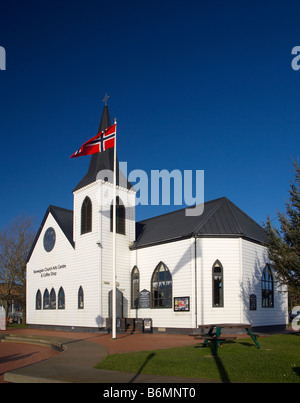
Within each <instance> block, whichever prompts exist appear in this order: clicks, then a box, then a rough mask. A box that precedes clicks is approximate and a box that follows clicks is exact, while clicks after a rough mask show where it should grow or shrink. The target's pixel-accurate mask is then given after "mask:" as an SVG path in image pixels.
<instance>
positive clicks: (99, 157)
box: [73, 105, 132, 192]
mask: <svg viewBox="0 0 300 403" xmlns="http://www.w3.org/2000/svg"><path fill="white" fill-rule="evenodd" d="M109 126H111V121H110V116H109V111H108V106H107V105H105V106H104V108H103V112H102V116H101V120H100V124H99V127H98V131H97V133H100V132H102V131H103V130H105V129H107V128H108V127H109ZM116 165H117V175H116V179H117V185H118V184H119V183H120V181H119V179H121V180H122V182H121V184H124V183H125V184H127V189H131V188H132V185H131V183H130V182H128V180H127V178H125V177H124V175H123V173H122V172H121V171H120V170H119V161H118V157H117V161H116ZM107 169H108V170H110V171H111V172H113V170H114V149H113V148H109V149H108V150H106V151H104V152H102V153H97V154H93V155H92V156H91V160H90V165H89V169H88V171H87V173H86V175H85V176H84V177H83V178H82V179H81V181H80V182H79V183H78V185H77V186H76V187H75V189H74V190H73V192H75V191H76V190H78V189H81V188H83V187H84V186H87V185H89V184H90V183H93V182H95V181H96V179H97V174H98V173H99V172H100V171H102V170H107ZM121 175H122V177H121V178H119V176H121ZM108 180H109V179H108Z"/></svg>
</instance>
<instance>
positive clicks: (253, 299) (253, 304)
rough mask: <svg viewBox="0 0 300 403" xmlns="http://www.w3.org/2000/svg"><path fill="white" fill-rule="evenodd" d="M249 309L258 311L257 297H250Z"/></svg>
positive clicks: (252, 295)
mask: <svg viewBox="0 0 300 403" xmlns="http://www.w3.org/2000/svg"><path fill="white" fill-rule="evenodd" d="M249 307H250V311H256V295H255V294H251V295H250V296H249Z"/></svg>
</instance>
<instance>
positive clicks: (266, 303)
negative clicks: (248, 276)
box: [261, 266, 274, 308]
mask: <svg viewBox="0 0 300 403" xmlns="http://www.w3.org/2000/svg"><path fill="white" fill-rule="evenodd" d="M261 294H262V295H261V298H262V307H263V308H273V307H274V282H273V276H272V273H271V269H270V267H269V266H266V267H265V268H264V271H263V274H262V278H261Z"/></svg>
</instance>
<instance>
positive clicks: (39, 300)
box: [35, 290, 42, 309]
mask: <svg viewBox="0 0 300 403" xmlns="http://www.w3.org/2000/svg"><path fill="white" fill-rule="evenodd" d="M35 309H42V294H41V291H40V290H37V293H36V296H35Z"/></svg>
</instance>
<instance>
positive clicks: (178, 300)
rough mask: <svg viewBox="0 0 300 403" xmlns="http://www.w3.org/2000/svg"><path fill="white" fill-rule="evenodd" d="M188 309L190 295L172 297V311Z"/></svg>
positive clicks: (185, 310)
mask: <svg viewBox="0 0 300 403" xmlns="http://www.w3.org/2000/svg"><path fill="white" fill-rule="evenodd" d="M189 310H190V297H174V311H175V312H188V311H189Z"/></svg>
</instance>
